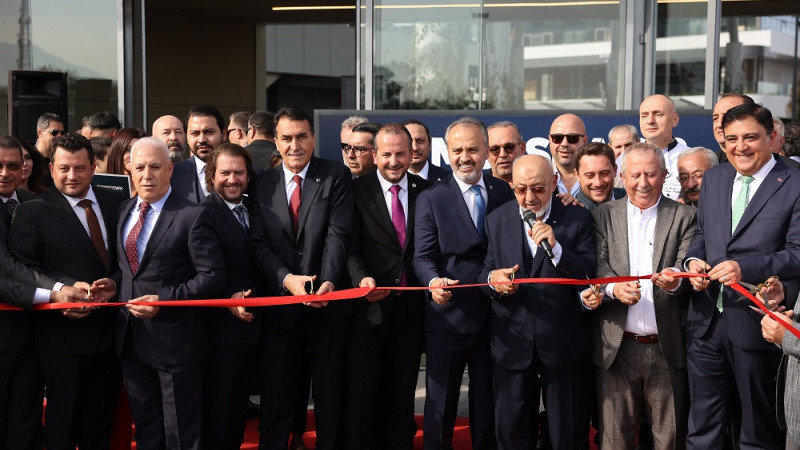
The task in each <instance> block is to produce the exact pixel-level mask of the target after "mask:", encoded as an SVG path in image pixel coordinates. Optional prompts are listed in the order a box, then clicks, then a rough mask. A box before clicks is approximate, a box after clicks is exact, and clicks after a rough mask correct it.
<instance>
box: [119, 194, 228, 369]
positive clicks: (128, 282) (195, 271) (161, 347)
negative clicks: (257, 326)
mask: <svg viewBox="0 0 800 450" xmlns="http://www.w3.org/2000/svg"><path fill="white" fill-rule="evenodd" d="M173 194H174V192H173V193H171V194H169V197H167V200H166V202H165V203H164V208H163V209H162V210H161V214H160V215H159V217H158V220H157V221H156V223H155V225H154V227H153V231H152V233H151V234H150V239H149V240H148V241H147V246H146V247H145V250H144V254H143V255H141V262H140V263H139V270H138V271H137V272H136V274H134V273H133V272H132V271H131V266H130V263H129V262H128V258H127V254H126V252H125V238H126V237H125V236H122V233H123V230H124V227H125V222H126V220H127V219H128V215H129V214H130V212H131V210H132V209H133V208H134V207H135V205H136V201H137V197H134V198H132V199H130V200H128V201H126V202H125V203H123V204H122V205H121V206H120V219H119V224H118V226H117V231H116V236H117V237H118V240H117V257H118V260H119V268H120V273H121V281H120V282H119V283H118V286H119V297H120V301H128V300H131V299H134V298H137V297H141V296H142V295H148V294H155V295H158V298H159V299H163V300H186V299H203V298H214V297H215V296H217V295H218V294H219V293H220V292H221V291H222V289H223V287H224V285H225V267H224V266H223V264H224V263H223V259H222V250H221V249H220V245H219V242H217V240H216V239H215V237H216V234H215V233H214V229H213V227H212V225H211V221H210V219H209V217H208V215H209V212H208V210H207V209H206V208H205V207H203V206H201V205H195V204H192V203H191V202H189V201H187V200H184V199H181V198H178V197H176V196H175V195H173ZM204 325H205V324H204V320H203V314H202V312H201V311H200V310H199V309H196V308H161V310H160V311H159V313H158V315H156V316H155V317H154V318H152V319H138V318H136V317H134V316H133V315H131V314H129V312H128V309H127V308H120V309H119V314H118V315H117V327H116V332H117V353H118V354H119V355H122V351H123V346H124V343H125V339H126V335H127V333H129V331H128V327H130V328H131V330H130V337H132V338H133V340H134V342H135V344H136V354H137V356H138V357H139V359H141V361H142V362H143V363H145V364H147V365H151V366H156V365H172V364H186V363H189V362H196V361H198V360H199V359H200V358H201V357H202V356H203V354H204V353H205V350H206V349H207V342H208V338H207V336H206V334H205V326H204Z"/></svg>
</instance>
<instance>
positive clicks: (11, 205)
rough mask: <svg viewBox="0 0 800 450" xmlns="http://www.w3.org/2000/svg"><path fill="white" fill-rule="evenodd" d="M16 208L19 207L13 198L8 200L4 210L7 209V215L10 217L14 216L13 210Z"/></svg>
mask: <svg viewBox="0 0 800 450" xmlns="http://www.w3.org/2000/svg"><path fill="white" fill-rule="evenodd" d="M17 206H19V202H18V201H16V200H14V199H13V198H10V199H8V200H7V201H6V208H7V209H8V213H9V214H11V216H12V217H13V216H14V210H15V209H17Z"/></svg>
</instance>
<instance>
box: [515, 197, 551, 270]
mask: <svg viewBox="0 0 800 450" xmlns="http://www.w3.org/2000/svg"><path fill="white" fill-rule="evenodd" d="M522 220H524V221H525V223H527V224H528V226H529V227H531V228H533V224H535V223H536V213H535V212H533V211H531V210H530V209H526V210H525V212H524V213H522ZM539 248H541V249H542V250H544V254H545V255H547V257H548V258H550V259H551V260H552V259H553V258H555V255H553V249H552V248H551V247H550V243H549V242H547V239H542V242H539Z"/></svg>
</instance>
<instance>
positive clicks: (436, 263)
mask: <svg viewBox="0 0 800 450" xmlns="http://www.w3.org/2000/svg"><path fill="white" fill-rule="evenodd" d="M483 180H484V183H485V184H486V192H487V194H488V202H487V205H486V213H487V215H488V213H490V212H491V211H492V210H493V209H494V208H496V207H498V206H500V205H501V204H503V203H505V202H507V201H508V200H511V199H512V198H514V194H513V192H512V191H511V188H510V187H509V186H508V183H506V182H505V181H503V180H500V179H497V178H494V177H491V176H485V175H484V177H483ZM414 247H415V249H416V250H415V252H414V272H415V273H416V274H417V278H418V279H419V282H420V283H421V284H422V285H423V286H427V285H428V283H429V282H430V281H431V280H432V279H433V278H437V277H447V278H450V279H453V280H459V281H460V282H461V284H471V283H475V282H476V281H478V273H479V272H480V271H481V269H482V268H483V259H484V257H485V256H486V239H485V237H482V236H480V235H479V234H478V230H477V229H476V228H475V225H474V224H473V222H472V217H470V215H469V209H468V208H467V205H466V203H464V197H463V195H462V194H461V190H459V188H458V184H456V181H455V178H454V177H452V176H450V177H447V178H445V179H444V180H442V181H440V182H438V183H434V185H433V187H431V188H429V189H427V190H425V191H424V192H422V193H421V194H420V195H419V197H418V198H417V209H416V213H415V220H414ZM452 292H453V296H452V297H451V298H450V301H449V302H447V303H446V304H444V305H438V304H436V303H435V302H434V301H433V300H432V299H430V298H429V299H428V301H427V302H426V304H427V306H426V309H425V330H426V331H431V332H434V333H477V332H478V331H480V330H481V328H483V325H484V323H485V321H486V314H487V312H488V310H489V301H488V299H487V298H486V296H485V295H483V294H482V293H481V292H480V289H477V288H466V289H454V290H453V291H452Z"/></svg>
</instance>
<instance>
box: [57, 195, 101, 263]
mask: <svg viewBox="0 0 800 450" xmlns="http://www.w3.org/2000/svg"><path fill="white" fill-rule="evenodd" d="M62 195H64V194H62ZM64 198H65V199H67V202H68V203H69V206H71V207H72V211H73V212H74V213H75V215H76V216H78V220H80V222H81V225H83V229H84V230H86V235H87V236H89V237H91V234H90V233H89V222H88V221H87V220H86V211H85V210H84V209H83V207H82V206H78V203H79V202H80V201H81V200H84V199H85V200H90V201H91V202H92V209H93V210H94V215H96V216H97V221H98V222H99V223H100V231H102V233H103V244H104V245H105V246H106V251H107V250H108V236H107V232H106V221H105V220H103V213H102V211H100V204H99V203H97V196H96V195H95V194H94V190H93V189H92V186H89V192H87V193H86V196H85V197H83V198H77V197H70V196H69V195H64Z"/></svg>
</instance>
